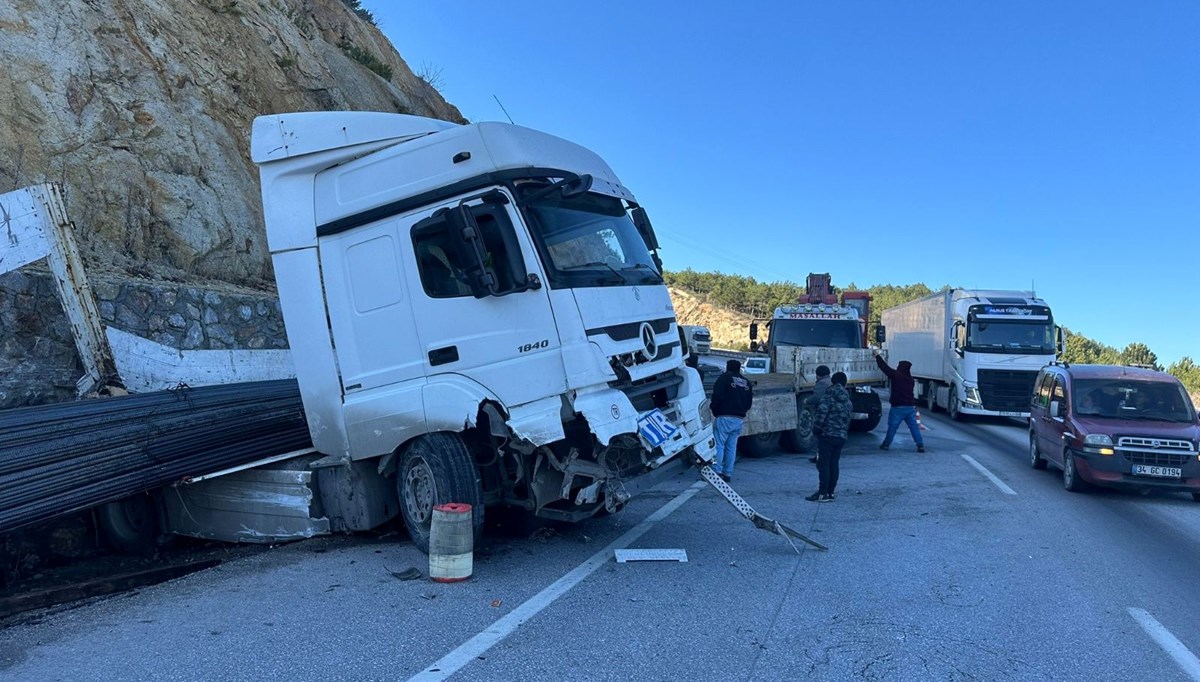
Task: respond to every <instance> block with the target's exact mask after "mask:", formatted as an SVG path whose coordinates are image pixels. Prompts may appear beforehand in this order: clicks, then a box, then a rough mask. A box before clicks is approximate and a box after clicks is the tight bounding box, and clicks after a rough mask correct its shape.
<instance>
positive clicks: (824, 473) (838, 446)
mask: <svg viewBox="0 0 1200 682" xmlns="http://www.w3.org/2000/svg"><path fill="white" fill-rule="evenodd" d="M853 410H854V407H853V405H851V404H850V393H848V392H847V391H846V373H845V372H837V373H836V374H834V375H833V376H832V377H830V384H829V389H828V390H826V391H825V392H824V393H823V394H822V395H821V402H820V403H819V404H818V405H817V415H816V417H815V418H814V419H813V431H814V432H816V434H817V448H818V452H820V453H821V454H820V457H818V458H817V476H818V477H819V478H820V485H819V486H818V488H817V492H815V493H813V494H812V495H809V496H808V497H806V498H804V499H806V500H808V501H809V502H833V493H834V491H835V490H836V489H837V484H838V474H839V473H840V471H841V467H840V462H841V460H842V446H844V445H845V444H846V434H847V433H848V432H849V430H850V413H851V412H852V411H853Z"/></svg>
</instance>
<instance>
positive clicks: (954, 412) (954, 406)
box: [946, 386, 966, 422]
mask: <svg viewBox="0 0 1200 682" xmlns="http://www.w3.org/2000/svg"><path fill="white" fill-rule="evenodd" d="M948 402H949V403H950V404H949V405H947V406H946V414H948V415H950V418H951V419H953V420H954V421H956V422H960V421H963V419H964V418H965V417H966V415H965V414H963V413H962V412H959V410H958V391H957V390H955V387H954V386H951V387H950V400H949V401H948Z"/></svg>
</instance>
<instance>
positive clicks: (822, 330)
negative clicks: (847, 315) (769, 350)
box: [771, 320, 862, 348]
mask: <svg viewBox="0 0 1200 682" xmlns="http://www.w3.org/2000/svg"><path fill="white" fill-rule="evenodd" d="M771 343H773V344H776V345H787V346H816V347H820V348H862V335H861V332H860V330H859V325H858V321H857V320H772V321H771Z"/></svg>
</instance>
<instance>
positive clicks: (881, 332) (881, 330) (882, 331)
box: [875, 324, 887, 346]
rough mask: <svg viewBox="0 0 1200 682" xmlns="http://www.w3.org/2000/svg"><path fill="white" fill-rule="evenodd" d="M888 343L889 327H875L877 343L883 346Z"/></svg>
mask: <svg viewBox="0 0 1200 682" xmlns="http://www.w3.org/2000/svg"><path fill="white" fill-rule="evenodd" d="M885 341H887V327H885V326H883V325H882V324H877V325H875V343H877V344H879V345H881V346H882V345H883V343H884V342H885Z"/></svg>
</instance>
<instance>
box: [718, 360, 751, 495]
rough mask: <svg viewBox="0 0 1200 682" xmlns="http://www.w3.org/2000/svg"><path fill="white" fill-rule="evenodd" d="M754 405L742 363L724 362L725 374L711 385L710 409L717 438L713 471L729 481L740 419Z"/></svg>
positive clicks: (739, 432)
mask: <svg viewBox="0 0 1200 682" xmlns="http://www.w3.org/2000/svg"><path fill="white" fill-rule="evenodd" d="M753 402H754V389H753V388H751V386H750V382H749V381H747V380H746V377H744V376H742V363H740V362H738V361H737V360H730V361H729V362H726V363H725V373H724V374H722V375H721V376H720V377H718V378H717V383H716V384H715V385H714V386H713V393H712V402H711V403H710V405H711V407H712V413H713V417H716V420H715V421H714V422H713V435H714V436H716V439H717V450H716V453H717V454H716V461H714V462H713V464H712V468H713V471H715V472H717V474H718V475H719V476H720V477H721V478H723V479H725V480H726V481H728V480H729V479H730V477H732V476H733V462H734V460H735V459H736V458H737V440H738V436H739V435H740V434H741V433H742V420H744V419H745V418H746V413H747V412H749V411H750V405H751V404H753Z"/></svg>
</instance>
